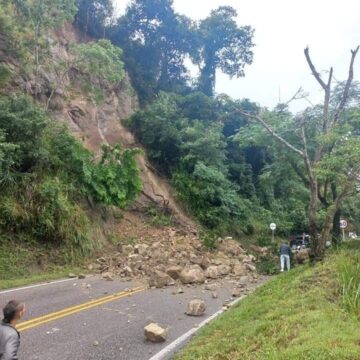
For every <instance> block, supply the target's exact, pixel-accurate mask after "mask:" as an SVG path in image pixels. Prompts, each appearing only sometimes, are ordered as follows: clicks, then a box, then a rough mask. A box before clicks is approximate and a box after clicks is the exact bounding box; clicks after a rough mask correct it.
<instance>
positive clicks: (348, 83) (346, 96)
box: [333, 46, 359, 124]
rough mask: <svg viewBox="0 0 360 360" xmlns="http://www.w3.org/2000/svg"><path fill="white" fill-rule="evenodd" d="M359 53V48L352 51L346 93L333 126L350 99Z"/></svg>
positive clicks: (336, 112)
mask: <svg viewBox="0 0 360 360" xmlns="http://www.w3.org/2000/svg"><path fill="white" fill-rule="evenodd" d="M358 51H359V46H358V47H357V48H356V49H355V50H351V60H350V66H349V75H348V79H347V81H346V85H345V88H344V92H343V95H342V97H341V100H340V103H339V106H338V107H337V109H336V111H335V115H334V121H333V124H336V123H337V121H338V120H339V116H340V115H341V113H342V111H343V110H344V108H345V105H346V102H347V100H348V98H349V92H350V87H351V83H352V81H353V79H354V62H355V58H356V55H357V53H358Z"/></svg>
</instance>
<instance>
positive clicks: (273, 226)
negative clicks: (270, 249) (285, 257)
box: [270, 223, 276, 244]
mask: <svg viewBox="0 0 360 360" xmlns="http://www.w3.org/2000/svg"><path fill="white" fill-rule="evenodd" d="M270 230H271V232H272V237H271V242H272V243H273V244H274V242H275V230H276V224H275V223H271V224H270Z"/></svg>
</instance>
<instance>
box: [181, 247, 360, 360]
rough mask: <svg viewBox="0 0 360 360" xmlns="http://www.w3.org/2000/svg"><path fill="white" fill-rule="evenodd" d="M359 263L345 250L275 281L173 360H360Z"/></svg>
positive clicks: (257, 292) (206, 329)
mask: <svg viewBox="0 0 360 360" xmlns="http://www.w3.org/2000/svg"><path fill="white" fill-rule="evenodd" d="M359 263H360V256H359V253H358V250H356V252H354V250H349V249H348V250H341V251H338V252H336V253H334V254H331V255H330V256H329V257H328V258H327V259H326V261H324V263H322V264H317V265H316V266H315V267H310V266H305V267H301V268H296V269H294V270H293V271H291V272H290V273H285V274H282V275H280V276H278V277H276V278H274V279H273V280H271V281H270V282H269V283H267V284H266V285H264V286H263V287H262V288H259V289H258V290H257V291H256V292H255V293H254V294H252V295H250V296H249V297H248V298H246V299H245V300H244V301H243V302H241V303H240V304H239V305H238V306H237V307H236V308H234V309H232V310H231V311H229V312H227V313H226V314H224V315H223V316H222V317H221V318H219V319H218V320H216V321H215V322H213V323H211V324H210V325H209V326H208V327H207V328H205V329H204V330H203V331H201V332H200V334H199V335H198V336H197V337H196V338H195V339H194V341H193V342H192V343H190V345H189V346H188V347H187V348H185V350H184V351H183V352H182V353H181V354H179V355H178V356H177V357H175V359H176V360H190V359H191V360H192V359H196V360H202V359H203V360H205V359H206V360H215V359H216V360H226V359H229V360H230V359H231V360H236V359H241V360H259V359H261V360H262V359H264V360H282V359H284V360H285V359H286V360H288V359H290V360H291V359H293V360H301V359H304V360H305V359H306V360H312V359H314V360H315V359H316V360H331V359H334V360H335V359H336V360H339V359H342V360H345V359H349V360H355V359H359V358H360V355H359V354H360V332H359V326H360V322H359V315H360V312H359V309H360V299H359V296H358V295H359V289H360V287H359V284H360V270H359V266H360V265H359Z"/></svg>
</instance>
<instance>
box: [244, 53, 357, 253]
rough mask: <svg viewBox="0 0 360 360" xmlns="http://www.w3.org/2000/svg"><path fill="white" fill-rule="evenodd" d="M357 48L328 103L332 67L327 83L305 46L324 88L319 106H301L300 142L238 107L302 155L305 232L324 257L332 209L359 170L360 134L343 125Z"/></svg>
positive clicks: (260, 116)
mask: <svg viewBox="0 0 360 360" xmlns="http://www.w3.org/2000/svg"><path fill="white" fill-rule="evenodd" d="M358 50H359V47H357V48H356V49H355V50H352V51H351V60H350V65H349V74H348V78H347V81H346V83H345V86H344V88H343V90H342V92H341V95H340V96H338V99H339V100H338V102H337V103H336V106H334V107H331V95H332V82H333V68H331V69H330V71H329V73H328V78H327V80H326V82H325V81H324V80H323V78H322V76H321V75H320V74H319V72H318V71H317V70H316V68H315V66H314V64H313V62H312V60H311V57H310V52H309V48H306V49H305V50H304V54H305V58H306V60H307V63H308V65H309V68H310V70H311V72H312V75H313V76H314V78H315V79H316V81H317V82H318V83H319V85H320V86H321V88H322V89H323V91H324V102H323V104H322V106H321V107H315V109H311V110H308V111H305V112H304V113H303V114H301V115H299V116H297V117H295V118H294V121H295V128H296V133H297V134H298V139H297V140H298V141H293V140H288V139H286V138H285V137H284V136H282V135H281V134H280V133H279V132H278V131H277V130H276V129H274V128H273V127H272V126H271V125H270V123H269V121H268V119H267V118H266V115H265V114H261V113H260V114H251V113H246V112H241V114H243V115H246V116H247V117H248V118H249V119H252V120H254V121H256V122H258V123H259V124H261V126H262V127H263V128H264V129H266V131H267V132H268V133H269V134H270V135H271V136H272V137H273V138H275V139H276V141H278V142H279V143H281V144H282V145H283V146H285V147H286V148H287V149H288V150H289V151H291V152H292V153H293V154H295V155H297V156H298V157H299V156H300V157H301V158H302V160H303V164H304V169H305V175H306V178H305V181H306V183H307V186H308V188H309V191H310V204H309V218H308V222H309V233H310V236H311V239H312V247H313V252H314V255H315V256H316V257H317V258H319V259H321V258H323V256H324V253H325V245H326V241H327V240H329V235H330V232H331V229H332V224H333V220H334V216H335V213H336V211H337V210H338V209H339V207H340V206H341V204H342V202H343V201H344V199H345V198H346V197H347V196H348V195H349V193H351V192H352V191H354V189H355V184H356V182H357V181H358V177H359V172H360V169H358V165H357V164H359V161H360V150H359V146H360V144H359V138H358V134H356V131H354V129H353V128H352V129H351V130H349V129H347V127H348V126H350V121H349V119H348V118H347V117H346V116H344V111H345V108H346V105H347V103H348V100H349V92H350V89H351V85H352V82H353V78H354V62H355V58H356V55H357V53H358ZM350 127H351V126H350ZM344 129H346V131H347V132H346V133H343V131H344ZM345 154H348V155H347V156H349V155H350V161H345V159H344V155H345ZM354 161H355V162H354ZM340 168H341V171H340ZM340 174H341V175H340ZM332 184H335V185H336V187H338V189H336V190H335V191H334V193H333V199H332V202H331V206H329V208H328V210H327V214H326V217H325V221H324V223H323V226H322V231H321V235H320V236H318V229H317V210H318V203H319V195H320V196H321V191H323V196H324V195H326V197H327V190H328V188H329V187H331V185H332Z"/></svg>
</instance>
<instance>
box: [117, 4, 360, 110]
mask: <svg viewBox="0 0 360 360" xmlns="http://www.w3.org/2000/svg"><path fill="white" fill-rule="evenodd" d="M114 1H115V3H116V4H117V6H118V7H119V9H120V8H122V7H123V6H124V3H127V1H126V0H114ZM174 4H175V9H176V11H178V12H179V13H182V14H185V15H187V16H189V17H191V18H193V19H201V18H204V17H206V16H207V15H208V14H209V13H210V11H211V10H212V9H215V8H217V7H218V6H221V5H230V6H233V7H234V8H236V9H237V11H238V22H239V24H240V25H251V26H252V27H253V28H254V29H255V37H254V42H255V44H256V47H255V48H254V62H253V64H252V65H251V66H248V67H247V68H246V69H245V72H246V77H245V78H240V79H232V80H230V79H229V78H228V77H227V76H226V75H224V74H219V75H218V77H217V86H216V91H217V92H218V93H226V94H229V95H230V96H232V97H233V98H236V99H238V98H245V97H246V98H249V99H251V100H253V101H256V102H258V103H260V104H261V105H263V106H268V107H270V108H271V107H274V106H275V105H276V104H277V103H278V100H279V93H280V96H281V100H282V101H283V102H285V101H287V100H288V99H289V98H291V97H292V96H293V95H294V93H295V92H296V90H297V89H298V88H299V87H300V86H302V87H303V88H304V90H305V91H306V92H308V93H309V94H310V99H311V100H312V101H313V102H318V101H320V100H321V98H322V93H321V91H320V89H319V86H318V85H317V83H316V82H315V80H314V79H313V78H312V76H311V74H310V72H309V69H308V67H307V64H306V61H305V58H304V55H303V50H304V48H305V47H306V46H307V45H309V46H310V52H311V54H312V59H313V62H314V63H315V65H316V66H317V68H318V70H319V71H320V70H328V69H329V67H330V66H333V67H334V71H335V73H334V75H335V77H336V79H338V80H344V79H345V78H346V76H347V70H348V64H349V59H350V49H352V48H355V47H356V46H357V45H358V44H360V1H359V0H342V1H339V0H302V1H298V0H174ZM355 78H356V79H357V80H360V56H359V58H358V61H357V62H356V65H355ZM306 106H307V103H306V102H305V101H299V102H297V103H296V104H293V105H292V109H293V110H294V111H297V110H301V109H302V108H304V107H306Z"/></svg>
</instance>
